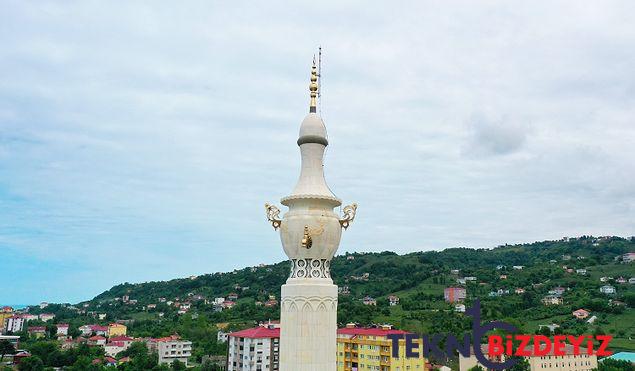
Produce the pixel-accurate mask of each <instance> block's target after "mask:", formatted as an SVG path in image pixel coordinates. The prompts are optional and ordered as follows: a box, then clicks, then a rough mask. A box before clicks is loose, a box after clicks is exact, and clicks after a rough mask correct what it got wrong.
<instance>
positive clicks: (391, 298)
mask: <svg viewBox="0 0 635 371" xmlns="http://www.w3.org/2000/svg"><path fill="white" fill-rule="evenodd" d="M388 303H389V304H390V306H391V307H394V306H395V305H397V304H399V296H396V295H389V296H388Z"/></svg>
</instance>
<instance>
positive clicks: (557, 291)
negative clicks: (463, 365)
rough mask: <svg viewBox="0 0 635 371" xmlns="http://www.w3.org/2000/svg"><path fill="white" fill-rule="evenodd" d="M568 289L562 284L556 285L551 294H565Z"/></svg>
mask: <svg viewBox="0 0 635 371" xmlns="http://www.w3.org/2000/svg"><path fill="white" fill-rule="evenodd" d="M566 291H567V289H566V288H564V287H562V286H558V287H554V288H553V289H551V290H549V294H551V295H556V296H560V295H562V294H564V293H565V292H566Z"/></svg>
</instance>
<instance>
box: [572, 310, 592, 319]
mask: <svg viewBox="0 0 635 371" xmlns="http://www.w3.org/2000/svg"><path fill="white" fill-rule="evenodd" d="M589 314H590V313H589V311H588V310H585V309H578V310H576V311H575V312H573V316H574V317H575V318H577V319H585V318H587V317H588V316H589Z"/></svg>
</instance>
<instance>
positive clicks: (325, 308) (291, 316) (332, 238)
mask: <svg viewBox="0 0 635 371" xmlns="http://www.w3.org/2000/svg"><path fill="white" fill-rule="evenodd" d="M317 89H318V85H317V72H316V68H315V64H314V65H313V67H312V69H311V84H310V85H309V90H310V92H311V102H310V108H309V114H308V115H307V116H306V117H305V118H304V120H303V121H302V125H301V127H300V135H299V138H298V145H299V146H300V153H301V156H302V167H301V171H300V178H299V180H298V183H297V185H296V186H295V188H294V190H293V192H292V193H291V195H289V196H287V197H284V198H282V200H281V203H282V204H283V205H285V206H288V207H289V211H288V212H287V213H286V214H284V217H283V218H282V220H280V219H278V216H279V214H280V210H279V209H278V208H277V207H275V206H272V205H269V204H267V205H265V207H266V209H267V216H268V218H269V221H270V222H271V223H272V225H273V227H274V228H275V229H278V228H279V229H280V239H281V241H282V246H283V248H284V251H285V253H286V254H287V256H288V257H289V259H290V260H291V274H290V276H289V278H288V279H287V282H286V284H284V285H283V286H282V290H281V300H280V304H281V307H280V320H281V330H280V331H281V332H280V371H335V370H336V369H337V355H336V352H337V286H335V285H334V284H333V280H332V279H331V273H330V265H331V259H332V258H333V255H334V254H335V252H336V251H337V248H338V247H339V243H340V238H341V236H342V227H344V228H348V225H349V223H350V222H351V221H352V220H353V219H354V217H355V211H356V208H357V206H356V205H355V204H353V205H352V206H347V207H346V208H345V211H346V214H345V217H344V218H343V219H340V217H339V215H338V214H336V213H335V212H334V211H333V209H334V208H335V207H338V206H340V205H341V204H342V203H341V201H340V200H339V199H338V198H337V197H336V196H335V195H334V194H333V193H332V192H331V190H330V189H329V187H328V185H327V184H326V180H325V179H324V166H323V159H324V151H325V149H326V146H327V145H328V139H327V135H326V127H325V126H324V122H322V119H321V118H320V116H319V115H318V114H317V113H315V112H316V105H317V102H316V95H317Z"/></svg>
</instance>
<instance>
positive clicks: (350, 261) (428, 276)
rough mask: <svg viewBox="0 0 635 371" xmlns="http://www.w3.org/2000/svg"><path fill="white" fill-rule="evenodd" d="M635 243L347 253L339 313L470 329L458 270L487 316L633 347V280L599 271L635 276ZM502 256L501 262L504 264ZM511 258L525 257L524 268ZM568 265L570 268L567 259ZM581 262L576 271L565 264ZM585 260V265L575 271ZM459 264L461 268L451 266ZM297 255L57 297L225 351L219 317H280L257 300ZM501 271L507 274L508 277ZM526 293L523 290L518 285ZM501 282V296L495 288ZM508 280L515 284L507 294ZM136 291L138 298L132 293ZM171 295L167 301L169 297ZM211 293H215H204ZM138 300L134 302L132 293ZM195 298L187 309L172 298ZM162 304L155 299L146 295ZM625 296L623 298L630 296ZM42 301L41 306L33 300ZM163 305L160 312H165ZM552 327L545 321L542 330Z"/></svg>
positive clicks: (250, 320) (144, 330)
mask: <svg viewBox="0 0 635 371" xmlns="http://www.w3.org/2000/svg"><path fill="white" fill-rule="evenodd" d="M634 251H635V239H632V238H631V239H624V238H619V237H605V238H594V237H581V238H575V239H567V240H560V241H545V242H536V243H532V244H523V245H506V246H500V247H497V248H494V249H468V248H452V249H446V250H443V251H430V252H417V253H411V254H406V255H397V254H395V253H392V252H382V253H365V254H360V253H356V254H346V255H342V256H338V257H336V258H335V259H334V260H333V263H332V268H331V271H332V276H333V279H334V281H335V283H336V284H337V285H339V286H340V288H345V287H346V288H347V289H348V292H349V293H347V294H340V304H339V312H338V321H339V322H340V324H345V323H348V322H357V323H360V324H364V325H371V324H375V323H391V324H393V325H395V326H397V327H399V328H402V329H406V330H411V331H416V332H420V333H436V332H443V333H445V332H454V333H457V334H459V333H461V332H463V331H468V330H469V326H470V322H469V318H466V317H465V316H464V315H463V314H461V313H457V312H455V310H454V305H451V304H449V303H446V302H445V301H444V299H443V289H444V288H445V287H448V286H456V285H458V284H457V278H462V277H469V276H473V277H476V280H475V281H470V282H467V283H466V285H465V286H464V287H466V289H467V295H468V298H467V300H466V304H467V305H468V306H469V305H470V304H471V303H472V301H473V300H474V299H475V298H479V299H480V300H481V305H482V312H483V317H484V319H485V320H494V319H496V320H505V321H508V322H512V323H514V324H516V325H517V326H519V327H520V328H522V329H523V331H524V332H525V333H535V332H537V331H538V329H539V325H546V324H552V323H555V324H558V325H559V326H560V328H558V329H557V330H556V331H557V332H563V333H570V334H583V333H584V334H589V333H609V334H612V335H613V336H614V337H615V340H614V343H613V344H614V348H617V349H625V350H631V351H634V350H635V341H634V340H630V339H633V338H634V337H635V310H633V309H631V308H633V307H635V284H629V283H628V282H627V283H623V284H619V283H616V282H615V280H613V281H610V282H608V284H611V285H613V286H614V287H615V288H616V289H617V293H616V294H614V295H607V294H603V293H601V292H600V290H599V288H600V287H601V286H603V285H605V284H607V283H603V282H600V277H605V276H607V277H613V278H614V279H618V278H619V277H624V278H625V279H626V280H627V281H628V279H629V278H631V277H634V276H635V266H634V265H633V263H630V264H624V263H623V262H622V261H621V255H623V254H625V253H627V252H634ZM501 265H502V266H504V267H498V268H499V269H497V266H501ZM513 266H523V269H522V270H519V269H514V268H513ZM563 266H566V267H567V268H566V269H565V268H563ZM567 269H573V272H572V273H570V272H567ZM576 269H586V270H587V274H586V275H582V274H577V273H576ZM453 270H458V271H459V272H458V274H457V273H456V272H455V273H452V271H453ZM288 272H289V263H288V262H281V263H277V264H273V265H267V266H261V267H248V268H245V269H242V270H237V271H234V272H228V273H215V274H209V275H202V276H198V277H189V278H183V279H174V280H171V281H165V282H147V283H139V284H131V283H124V284H120V285H117V286H115V287H113V288H111V289H110V290H108V291H106V292H104V293H102V294H100V295H98V296H96V297H95V298H94V299H92V300H90V301H87V302H85V303H80V304H78V305H76V307H77V308H81V309H83V310H85V311H86V313H85V314H81V315H77V314H76V312H75V311H73V310H70V309H69V308H64V307H62V306H49V307H48V308H46V311H49V312H50V311H51V310H54V311H57V314H58V318H59V319H60V320H68V321H69V322H71V323H72V324H81V323H87V322H91V323H96V322H100V321H96V320H95V318H93V317H92V316H91V314H93V313H106V314H107V317H106V319H104V320H103V321H101V322H103V323H106V322H108V321H113V320H126V319H127V320H132V321H130V322H129V330H130V334H132V335H134V336H165V335H168V334H171V333H174V332H178V333H179V334H181V335H183V336H185V337H188V338H190V339H191V340H193V341H194V349H195V355H197V356H198V357H200V356H201V355H203V354H213V353H218V354H222V353H223V351H224V350H223V348H222V345H221V344H216V342H215V340H209V339H210V338H215V334H216V329H217V326H216V325H217V324H228V328H229V329H237V328H242V327H246V326H252V325H253V324H254V323H255V322H258V321H265V320H267V319H278V318H279V308H278V307H277V306H274V307H265V306H263V305H257V302H261V303H264V302H266V301H267V300H269V296H270V295H274V296H275V297H276V299H278V300H279V299H280V297H279V295H280V285H282V284H283V283H284V282H285V280H286V279H287V276H288ZM502 276H506V278H505V277H502ZM557 286H561V287H565V288H567V291H565V293H564V294H563V295H562V297H563V300H564V303H563V304H562V305H552V306H545V305H543V304H542V303H541V299H542V298H543V297H544V296H546V295H547V294H548V291H549V290H551V289H553V288H554V287H557ZM519 288H521V289H524V291H525V292H524V293H522V294H516V293H515V290H516V289H519ZM499 289H500V290H501V292H502V293H503V294H502V295H501V296H490V295H492V294H491V293H492V292H498V290H499ZM506 290H509V294H505V292H506ZM230 293H237V294H238V296H239V298H238V300H237V303H236V306H235V307H233V308H231V309H226V310H223V311H222V312H215V311H214V307H213V305H212V304H211V303H210V301H211V300H213V299H214V298H215V297H227V296H228V295H229V294H230ZM391 294H394V295H397V296H399V298H400V303H399V304H398V305H396V306H390V305H389V303H388V299H387V297H388V295H391ZM124 296H127V297H129V299H130V300H132V301H133V303H130V302H128V303H124V302H123V300H122V298H123V297H124ZM365 296H371V297H373V298H375V299H377V306H367V305H363V304H362V302H361V299H362V298H364V297H365ZM160 298H165V301H166V302H161V300H160ZM206 299H207V300H206ZM135 300H136V303H134V301H135ZM170 301H171V302H177V301H178V302H181V303H183V302H186V301H187V302H190V303H191V308H190V309H189V311H188V312H187V313H186V314H180V315H179V314H177V310H178V308H177V307H175V306H174V303H172V305H168V304H169V302H170ZM150 304H152V305H156V308H150V309H148V305H150ZM622 304H625V305H622ZM580 308H584V309H586V310H588V311H590V312H591V315H592V316H596V317H597V319H596V320H595V322H594V323H593V324H589V323H587V322H586V321H585V320H577V319H575V318H574V317H573V316H572V312H573V311H574V310H576V309H580ZM34 311H37V309H34ZM159 313H162V316H161V317H159ZM543 331H545V330H543Z"/></svg>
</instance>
